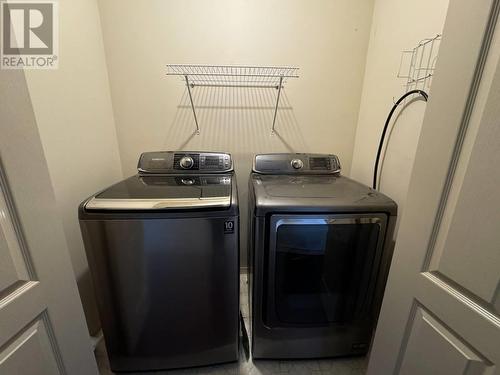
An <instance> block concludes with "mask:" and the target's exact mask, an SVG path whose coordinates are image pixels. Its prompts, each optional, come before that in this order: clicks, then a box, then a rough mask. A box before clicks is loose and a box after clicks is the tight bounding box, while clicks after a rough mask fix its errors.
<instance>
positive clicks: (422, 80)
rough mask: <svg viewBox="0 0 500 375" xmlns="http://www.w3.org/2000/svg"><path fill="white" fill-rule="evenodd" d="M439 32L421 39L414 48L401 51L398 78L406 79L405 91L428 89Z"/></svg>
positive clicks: (434, 64)
mask: <svg viewBox="0 0 500 375" xmlns="http://www.w3.org/2000/svg"><path fill="white" fill-rule="evenodd" d="M440 42H441V34H437V35H436V36H434V37H432V38H426V39H423V40H421V41H420V42H419V43H418V44H417V45H416V46H415V47H414V48H412V49H410V50H404V51H402V52H401V61H400V64H399V71H398V75H397V77H398V78H403V79H405V80H406V82H405V83H404V87H405V90H406V91H405V92H408V91H410V90H415V89H421V90H424V91H425V90H428V89H429V88H430V85H431V80H432V76H433V75H434V70H435V68H436V60H437V57H438V51H439V45H440Z"/></svg>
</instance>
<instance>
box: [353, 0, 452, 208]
mask: <svg viewBox="0 0 500 375" xmlns="http://www.w3.org/2000/svg"><path fill="white" fill-rule="evenodd" d="M447 8H448V0H421V1H401V0H376V1H375V6H374V11H373V19H372V25H371V33H370V43H369V47H368V55H367V60H366V70H365V75H364V82H363V94H362V98H361V106H360V110H359V119H358V127H357V132H356V142H355V146H354V153H353V158H352V168H351V177H353V178H354V179H357V180H359V181H361V182H363V183H365V184H367V185H369V186H371V184H372V178H373V166H374V161H375V156H376V153H377V147H378V143H379V140H380V134H381V132H382V128H383V126H384V123H385V120H386V117H387V115H388V113H389V111H390V109H391V107H392V106H393V104H394V101H395V100H397V99H398V98H399V97H400V96H401V95H402V94H404V92H405V91H404V90H405V89H404V87H403V83H404V82H405V81H404V80H403V79H400V78H397V73H398V69H399V65H400V61H401V60H400V59H401V51H402V50H408V49H412V48H413V47H414V46H415V45H417V43H418V42H419V41H420V40H422V39H425V38H429V37H433V36H435V35H436V34H440V33H441V32H442V29H443V25H444V20H445V16H446V11H447ZM444 38H446V35H445V36H444ZM430 95H432V91H430ZM424 111H425V102H423V101H415V102H413V103H412V104H411V105H409V106H408V107H406V109H405V110H404V111H402V112H399V111H397V112H396V113H394V116H393V120H395V119H397V122H396V126H395V127H394V128H393V131H392V134H391V136H390V142H389V144H388V147H387V151H386V155H385V160H384V163H383V172H382V174H381V177H380V185H379V186H380V190H381V191H382V192H384V193H386V194H387V195H389V196H390V197H391V198H393V199H394V200H395V201H396V202H397V203H398V206H399V213H398V216H399V217H401V213H402V210H403V208H404V204H405V201H406V193H407V190H408V183H409V178H410V174H411V170H412V167H413V160H414V157H415V152H416V147H417V142H418V138H419V135H420V127H421V125H422V120H423V115H424ZM398 114H399V115H400V116H399V117H398ZM393 123H394V122H393ZM386 139H387V137H386Z"/></svg>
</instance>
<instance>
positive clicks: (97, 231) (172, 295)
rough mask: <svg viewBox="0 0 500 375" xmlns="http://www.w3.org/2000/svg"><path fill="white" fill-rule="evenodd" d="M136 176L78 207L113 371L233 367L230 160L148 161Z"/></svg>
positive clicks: (234, 219)
mask: <svg viewBox="0 0 500 375" xmlns="http://www.w3.org/2000/svg"><path fill="white" fill-rule="evenodd" d="M138 170H139V173H138V174H137V175H135V176H132V177H130V178H127V179H125V180H124V181H121V182H119V183H117V184H115V185H113V186H111V187H109V188H107V189H105V190H103V191H101V192H99V193H97V194H95V195H93V196H91V197H90V198H89V199H87V200H85V201H84V202H83V203H82V204H81V205H80V208H79V218H80V226H81V230H82V234H83V238H84V242H85V249H86V252H87V257H88V261H89V267H90V271H91V275H92V279H93V284H94V288H95V293H96V297H97V302H98V308H99V315H100V318H101V322H102V329H103V332H104V338H105V341H106V348H107V352H108V357H109V359H110V364H111V369H112V370H113V371H145V370H160V369H170V368H179V367H191V366H201V365H208V364H214V363H220V362H228V361H236V360H237V359H238V342H239V208H238V195H237V188H236V179H235V176H234V173H233V164H232V159H231V155H229V154H226V153H210V152H185V151H179V152H148V153H144V154H142V155H141V157H140V160H139V164H138Z"/></svg>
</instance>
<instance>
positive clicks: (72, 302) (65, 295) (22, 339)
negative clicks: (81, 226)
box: [0, 70, 97, 375]
mask: <svg viewBox="0 0 500 375" xmlns="http://www.w3.org/2000/svg"><path fill="white" fill-rule="evenodd" d="M0 98H1V100H0V374H5V375H52V374H54V375H56V374H68V375H77V374H82V375H94V374H97V367H96V363H95V359H94V357H93V353H92V350H91V343H90V340H89V335H88V331H87V328H86V325H85V320H84V316H83V310H82V306H81V303H80V299H79V297H78V292H77V288H76V282H75V279H74V275H73V271H72V268H71V264H70V260H69V255H68V252H67V247H66V242H65V239H64V234H63V232H62V223H61V222H60V221H59V220H60V219H59V217H58V215H57V210H56V207H55V198H54V195H53V191H52V186H51V183H50V179H49V172H48V170H47V165H46V162H45V158H44V154H43V149H42V145H41V142H40V138H39V135H38V131H37V127H36V122H35V118H34V115H33V110H32V107H31V103H30V99H29V93H28V91H27V88H26V82H25V79H24V73H23V72H22V71H12V70H11V71H6V70H3V71H2V70H0ZM76 212H77V207H75V215H76Z"/></svg>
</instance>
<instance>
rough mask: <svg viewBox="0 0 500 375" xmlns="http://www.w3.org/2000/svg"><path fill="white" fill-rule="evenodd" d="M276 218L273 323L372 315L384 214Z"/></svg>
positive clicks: (343, 319)
mask: <svg viewBox="0 0 500 375" xmlns="http://www.w3.org/2000/svg"><path fill="white" fill-rule="evenodd" d="M272 221H273V222H274V233H273V234H272V236H271V237H272V238H271V243H272V246H271V249H272V250H273V251H271V252H270V255H271V256H270V262H269V265H270V268H269V272H270V274H269V276H270V277H269V278H268V280H270V281H271V282H270V284H271V285H270V286H271V288H269V292H270V295H269V297H270V298H269V299H268V302H270V303H269V304H268V306H269V308H268V313H269V314H268V319H267V320H268V324H269V323H271V325H277V326H280V325H329V324H342V323H346V322H349V321H353V320H357V319H362V318H363V317H364V316H366V315H368V314H369V312H370V307H371V303H372V299H373V293H374V290H375V280H376V277H377V272H378V265H379V261H380V253H381V251H380V249H381V247H382V246H381V245H382V237H383V234H384V232H385V218H384V217H382V218H381V217H359V216H354V217H353V216H351V217H343V216H328V217H314V218H313V217H304V216H299V217H297V216H291V217H283V216H281V217H279V218H273V220H272Z"/></svg>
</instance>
